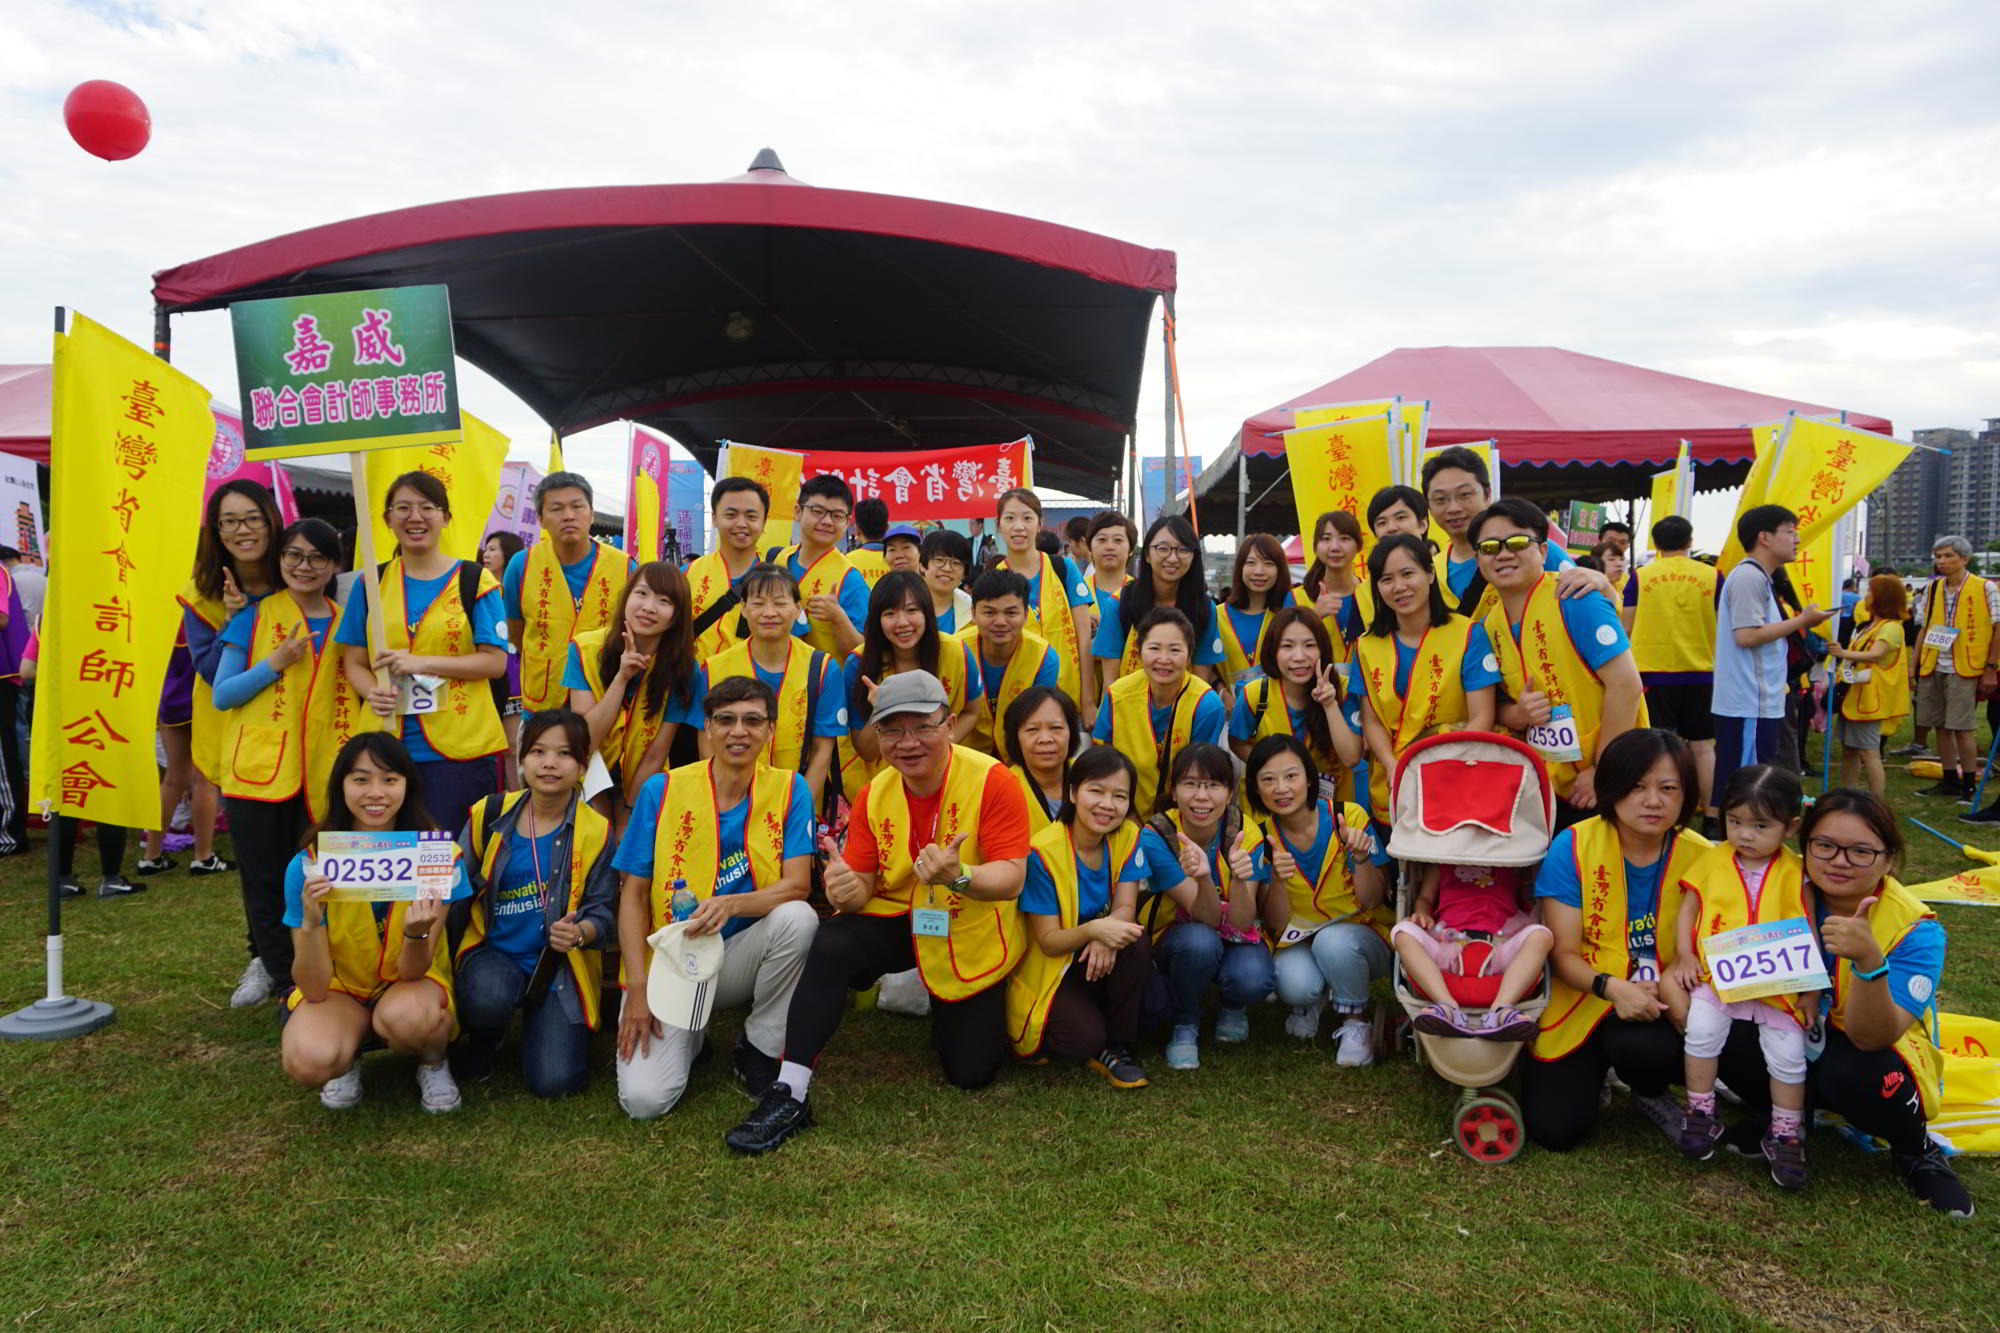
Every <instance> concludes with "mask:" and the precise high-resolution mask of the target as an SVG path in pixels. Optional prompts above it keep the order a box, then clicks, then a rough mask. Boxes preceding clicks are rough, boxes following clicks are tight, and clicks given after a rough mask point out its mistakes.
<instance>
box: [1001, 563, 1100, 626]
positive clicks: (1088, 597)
mask: <svg viewBox="0 0 2000 1333" xmlns="http://www.w3.org/2000/svg"><path fill="white" fill-rule="evenodd" d="M1036 554H1037V555H1040V554H1041V552H1040V551H1037V552H1036ZM1049 563H1050V564H1051V565H1053V566H1054V568H1055V572H1056V573H1057V574H1058V575H1060V576H1061V577H1062V581H1063V596H1064V599H1065V600H1066V601H1068V603H1069V604H1070V605H1071V606H1089V605H1091V604H1092V602H1093V601H1094V600H1095V598H1094V597H1093V596H1092V593H1091V590H1090V579H1089V578H1088V577H1087V576H1086V575H1084V574H1082V573H1081V572H1079V571H1078V569H1077V567H1076V561H1074V560H1072V559H1070V558H1069V557H1068V556H1066V555H1052V556H1050V557H1049ZM1010 568H1011V566H1010ZM1014 572H1015V573H1016V574H1019V575H1020V576H1021V577H1022V578H1024V579H1026V580H1027V581H1028V610H1029V612H1030V613H1031V614H1033V613H1035V612H1038V611H1040V610H1041V606H1042V566H1041V562H1040V561H1039V560H1037V561H1036V562H1035V564H1034V567H1033V570H1032V572H1030V571H1029V570H1025V569H1016V570H1014Z"/></svg>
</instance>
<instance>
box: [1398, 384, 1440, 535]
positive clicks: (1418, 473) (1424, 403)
mask: <svg viewBox="0 0 2000 1333" xmlns="http://www.w3.org/2000/svg"><path fill="white" fill-rule="evenodd" d="M1396 417H1397V420H1398V421H1400V422H1401V423H1402V427H1403V475H1402V483H1403V485H1405V486H1414V487H1416V488H1417V489H1418V490H1422V489H1423V488H1424V451H1425V445H1426V443H1427V441H1429V439H1430V434H1431V405H1430V402H1429V401H1428V400H1426V399H1423V398H1415V399H1409V400H1401V399H1399V400H1398V401H1397V404H1396ZM1433 526H1435V525H1433Z"/></svg>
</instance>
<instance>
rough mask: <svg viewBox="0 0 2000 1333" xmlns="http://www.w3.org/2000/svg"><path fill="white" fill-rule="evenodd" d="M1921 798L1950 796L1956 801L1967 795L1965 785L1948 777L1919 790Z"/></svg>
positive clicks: (1918, 793)
mask: <svg viewBox="0 0 2000 1333" xmlns="http://www.w3.org/2000/svg"><path fill="white" fill-rule="evenodd" d="M1917 795H1919V796H1949V797H1951V799H1953V800H1954V801H1955V800H1957V799H1958V798H1959V797H1961V796H1963V795H1965V784H1964V783H1962V782H1960V781H1959V780H1958V779H1957V778H1955V777H1947V778H1944V779H1942V780H1941V781H1939V782H1936V783H1934V784H1933V785H1931V786H1928V787H1920V788H1918V789H1917Z"/></svg>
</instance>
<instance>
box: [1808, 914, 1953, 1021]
mask: <svg viewBox="0 0 2000 1333" xmlns="http://www.w3.org/2000/svg"><path fill="white" fill-rule="evenodd" d="M1826 916H1827V913H1826V907H1825V904H1824V903H1823V902H1822V903H1820V904H1819V906H1818V911H1817V912H1816V914H1815V917H1814V924H1815V925H1818V924H1821V923H1823V922H1825V920H1826ZM1944 951H1945V930H1944V926H1943V925H1942V924H1940V923H1939V922H1937V921H1935V920H1933V921H1919V922H1917V924H1916V925H1914V926H1912V927H1910V933H1909V934H1907V935H1905V936H1903V938H1902V939H1900V940H1898V941H1897V942H1896V947H1895V948H1893V949H1891V950H1890V951H1889V952H1888V953H1887V954H1886V955H1884V956H1883V960H1882V961H1883V962H1885V963H1887V964H1888V965H1889V976H1888V978H1887V980H1888V982H1889V998H1890V999H1892V1000H1894V1001H1895V1002H1896V1004H1897V1006H1898V1007H1900V1008H1901V1009H1902V1010H1903V1011H1904V1012H1905V1013H1910V1014H1922V1013H1923V1012H1924V1011H1925V1010H1926V1009H1929V1008H1930V1007H1931V1006H1932V1005H1934V1004H1936V1003H1937V993H1938V981H1939V980H1940V979H1941V978H1942V977H1943V976H1944ZM1820 954H1821V957H1822V958H1824V959H1825V961H1826V974H1827V976H1829V977H1831V976H1832V975H1833V974H1834V968H1836V967H1837V966H1839V964H1840V959H1839V958H1838V957H1836V956H1835V955H1833V954H1830V953H1827V952H1826V951H1825V950H1824V949H1822V950H1821V951H1820ZM1820 1012H1821V1013H1823V1014H1825V1013H1832V1012H1833V992H1832V990H1831V989H1829V990H1828V991H1827V992H1826V994H1825V996H1824V997H1823V998H1822V1000H1821V1007H1820Z"/></svg>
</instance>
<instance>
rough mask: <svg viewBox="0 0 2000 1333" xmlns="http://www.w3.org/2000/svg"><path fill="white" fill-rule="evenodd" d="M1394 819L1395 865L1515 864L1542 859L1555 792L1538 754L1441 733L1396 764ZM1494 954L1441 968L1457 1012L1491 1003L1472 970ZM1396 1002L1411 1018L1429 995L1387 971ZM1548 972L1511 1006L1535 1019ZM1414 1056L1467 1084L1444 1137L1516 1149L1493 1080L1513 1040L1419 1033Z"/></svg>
mask: <svg viewBox="0 0 2000 1333" xmlns="http://www.w3.org/2000/svg"><path fill="white" fill-rule="evenodd" d="M1393 791H1394V794H1395V806H1396V819H1395V823H1394V825H1393V826H1392V828H1391V831H1390V836H1389V855H1391V856H1393V857H1395V858H1396V859H1397V860H1399V861H1405V862H1409V861H1417V862H1436V863H1438V864H1441V865H1456V866H1522V867H1532V866H1536V865H1539V864H1540V863H1541V860H1542V857H1543V856H1544V855H1545V854H1546V853H1547V852H1548V849H1549V838H1550V836H1551V832H1550V830H1551V828H1552V826H1553V824H1554V822H1555V792H1554V790H1553V788H1551V787H1550V785H1549V775H1548V770H1547V769H1545V768H1544V767H1543V766H1542V759H1541V756H1540V755H1538V754H1536V753H1535V752H1534V751H1533V750H1532V749H1530V748H1528V746H1526V745H1524V744H1522V743H1521V742H1520V741H1517V740H1514V739H1513V738H1512V737H1507V736H1497V735H1490V734H1487V733H1485V732H1466V731H1461V732H1446V733H1444V734H1442V735H1438V736H1431V737H1428V738H1426V739H1424V740H1420V741H1418V742H1416V743H1415V744H1414V745H1412V746H1410V748H1409V749H1408V750H1406V751H1405V752H1404V754H1403V757H1402V759H1401V761H1400V762H1399V763H1398V764H1397V765H1396V774H1395V782H1394V785H1393ZM1417 879H1418V876H1416V875H1415V874H1411V873H1405V874H1404V875H1403V876H1402V881H1401V884H1400V886H1399V887H1398V889H1397V892H1396V916H1397V918H1398V919H1399V920H1400V919H1401V918H1403V917H1405V916H1408V915H1409V913H1410V910H1411V904H1412V900H1413V899H1414V897H1415V893H1416V883H1417ZM1491 951H1492V946H1491V945H1490V944H1487V943H1486V942H1485V941H1483V940H1477V939H1475V940H1473V941H1471V942H1469V943H1467V944H1466V945H1465V952H1464V953H1463V955H1461V959H1460V967H1461V969H1462V970H1463V971H1465V972H1467V973H1472V974H1474V975H1467V976H1457V975H1454V974H1451V973H1447V974H1446V981H1447V984H1448V985H1449V987H1450V989H1451V995H1450V997H1449V1001H1450V1003H1452V1004H1453V1005H1455V1006H1457V1007H1458V1008H1460V1009H1467V1010H1482V1009H1486V1008H1488V1007H1490V1006H1491V1005H1492V1003H1493V999H1494V995H1495V993H1496V991H1497V990H1498V989H1499V985H1500V977H1499V975H1498V974H1497V972H1496V974H1495V975H1492V976H1479V975H1476V973H1477V972H1478V971H1479V970H1480V969H1479V964H1480V963H1481V962H1483V961H1484V959H1485V957H1486V956H1487V955H1488V954H1490V953H1491ZM1393 979H1394V985H1395V988H1396V999H1397V1001H1398V1002H1399V1003H1400V1004H1401V1005H1402V1006H1403V1010H1404V1012H1405V1013H1406V1014H1408V1015H1410V1016H1411V1017H1412V1018H1413V1019H1414V1017H1415V1016H1416V1015H1417V1014H1418V1013H1419V1012H1420V1011H1421V1010H1422V1009H1423V1008H1424V1007H1425V1006H1426V1005H1427V1004H1429V1003H1430V1002H1431V1001H1432V1000H1443V999H1446V998H1447V997H1443V996H1427V995H1425V994H1423V993H1422V992H1421V991H1419V990H1416V989H1415V988H1414V986H1413V984H1412V983H1411V982H1410V981H1409V979H1408V978H1407V977H1405V975H1404V972H1403V965H1402V960H1401V958H1400V957H1399V958H1398V959H1397V961H1396V965H1395V972H1394V978H1393ZM1548 997H1549V986H1548V973H1547V969H1546V968H1545V969H1544V970H1543V974H1542V982H1541V985H1540V986H1538V987H1537V988H1536V989H1535V991H1534V992H1533V993H1532V994H1530V995H1528V996H1527V997H1526V998H1524V999H1523V1000H1521V1001H1520V1002H1519V1003H1518V1004H1517V1005H1516V1006H1515V1007H1516V1008H1518V1009H1519V1010H1520V1011H1521V1012H1522V1013H1523V1014H1526V1015H1528V1016H1529V1017H1531V1018H1539V1017H1540V1015H1541V1012H1542V1010H1543V1009H1544V1008H1545V1007H1546V1006H1547V1004H1548ZM1412 1035H1414V1036H1415V1038H1416V1047H1417V1060H1418V1062H1419V1063H1421V1064H1428V1065H1429V1066H1430V1067H1431V1068H1432V1069H1435V1070H1436V1071H1437V1072H1438V1073H1439V1074H1440V1075H1442V1076H1443V1077H1444V1078H1445V1079H1446V1080H1447V1081H1448V1082H1451V1083H1456V1084H1457V1085H1458V1086H1459V1087H1461V1088H1463V1089H1465V1091H1464V1093H1463V1094H1462V1095H1461V1096H1460V1097H1459V1100H1458V1106H1457V1108H1456V1109H1455V1110H1454V1111H1453V1112H1452V1139H1453V1141H1454V1142H1456V1143H1457V1144H1458V1147H1459V1150H1460V1151H1461V1152H1463V1153H1464V1154H1465V1155H1466V1156H1467V1157H1470V1158H1472V1160H1474V1161H1475V1162H1483V1163H1489V1164H1498V1163H1501V1162H1505V1161H1510V1160H1512V1158H1513V1157H1514V1156H1515V1154H1517V1153H1519V1152H1520V1151H1521V1146H1522V1143H1523V1142H1524V1141H1525V1140H1524V1135H1523V1132H1522V1128H1521V1105H1520V1103H1519V1102H1517V1101H1516V1100H1515V1099H1514V1097H1513V1095H1512V1094H1511V1093H1508V1092H1507V1091H1505V1090H1504V1089H1502V1088H1500V1087H1499V1086H1497V1085H1498V1084H1499V1083H1500V1082H1501V1081H1502V1080H1503V1079H1505V1078H1506V1077H1507V1072H1508V1071H1509V1070H1510V1069H1512V1068H1513V1067H1514V1061H1515V1059H1516V1058H1517V1056H1518V1055H1519V1054H1520V1050H1521V1045H1520V1043H1518V1042H1495V1041H1484V1040H1480V1039H1478V1038H1474V1037H1441V1036H1434V1035H1430V1034H1427V1033H1422V1032H1417V1031H1415V1029H1414V1028H1412Z"/></svg>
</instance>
